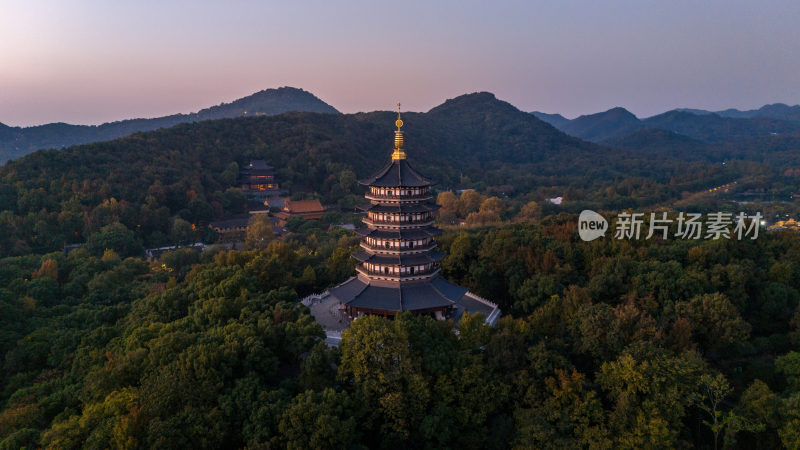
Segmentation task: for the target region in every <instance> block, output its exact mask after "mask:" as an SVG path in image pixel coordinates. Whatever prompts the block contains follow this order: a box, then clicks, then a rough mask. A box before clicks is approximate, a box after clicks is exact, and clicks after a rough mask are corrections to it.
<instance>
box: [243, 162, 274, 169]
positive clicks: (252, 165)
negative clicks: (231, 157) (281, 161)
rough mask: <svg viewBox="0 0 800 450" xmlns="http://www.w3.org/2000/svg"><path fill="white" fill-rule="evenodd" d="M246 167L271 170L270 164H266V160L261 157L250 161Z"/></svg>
mask: <svg viewBox="0 0 800 450" xmlns="http://www.w3.org/2000/svg"><path fill="white" fill-rule="evenodd" d="M247 168H248V169H254V170H272V166H270V165H269V164H267V162H266V161H264V160H263V159H256V160H253V161H250V164H249V165H248V166H247Z"/></svg>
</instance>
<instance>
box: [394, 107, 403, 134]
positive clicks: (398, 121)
mask: <svg viewBox="0 0 800 450" xmlns="http://www.w3.org/2000/svg"><path fill="white" fill-rule="evenodd" d="M394 124H395V125H397V129H398V130H399V129H400V128H403V119H401V118H400V102H397V120H396V121H395V122H394Z"/></svg>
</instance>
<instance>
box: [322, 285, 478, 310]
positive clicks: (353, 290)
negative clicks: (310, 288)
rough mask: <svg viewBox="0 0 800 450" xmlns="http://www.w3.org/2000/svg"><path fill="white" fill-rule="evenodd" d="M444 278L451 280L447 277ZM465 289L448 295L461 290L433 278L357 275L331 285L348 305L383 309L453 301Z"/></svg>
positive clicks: (429, 306)
mask: <svg viewBox="0 0 800 450" xmlns="http://www.w3.org/2000/svg"><path fill="white" fill-rule="evenodd" d="M442 281H443V280H442ZM443 282H444V283H445V284H448V285H449V284H450V283H448V282H447V281H443ZM440 285H441V284H440ZM454 287H455V288H456V289H462V288H459V287H458V286H454ZM466 291H467V290H466V289H463V292H461V295H458V296H456V297H448V296H447V295H446V294H445V292H449V293H451V294H458V292H455V291H454V290H452V289H439V288H437V287H436V285H434V284H433V283H431V282H419V283H402V284H400V283H396V284H392V283H374V282H373V283H371V284H367V283H365V282H364V281H362V280H361V279H359V278H358V277H353V278H351V279H349V280H347V281H345V282H344V283H342V284H340V285H339V286H336V287H334V288H331V289H330V291H329V292H330V293H331V295H333V296H334V297H336V298H337V299H338V300H339V301H341V302H342V303H344V304H345V305H348V306H355V307H358V308H370V309H379V310H383V311H415V310H420V309H429V308H440V307H444V306H451V305H454V304H455V303H456V302H457V301H458V300H460V298H461V296H463V294H464V293H466Z"/></svg>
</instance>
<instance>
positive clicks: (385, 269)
mask: <svg viewBox="0 0 800 450" xmlns="http://www.w3.org/2000/svg"><path fill="white" fill-rule="evenodd" d="M383 273H385V274H387V275H388V274H389V268H388V267H384V268H383Z"/></svg>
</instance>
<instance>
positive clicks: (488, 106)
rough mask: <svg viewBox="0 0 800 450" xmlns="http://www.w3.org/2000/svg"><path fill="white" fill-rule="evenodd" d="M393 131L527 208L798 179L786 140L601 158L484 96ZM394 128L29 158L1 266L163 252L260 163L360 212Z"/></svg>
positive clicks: (253, 133) (169, 134) (471, 182)
mask: <svg viewBox="0 0 800 450" xmlns="http://www.w3.org/2000/svg"><path fill="white" fill-rule="evenodd" d="M404 120H405V121H406V124H407V127H406V130H407V133H406V134H407V141H408V148H409V154H410V158H411V160H412V161H413V162H414V164H415V167H418V169H419V170H420V171H421V172H422V173H428V174H433V175H434V178H436V179H437V180H438V181H439V182H440V184H439V188H440V189H451V188H475V189H478V190H481V191H483V190H489V191H491V190H495V191H499V192H506V193H507V194H506V195H518V196H519V195H523V196H526V197H527V200H537V201H542V200H544V199H546V198H548V197H557V196H562V197H563V198H565V199H566V200H567V202H566V203H564V208H566V210H568V211H580V208H583V207H590V208H595V209H600V208H607V209H617V208H631V207H642V206H653V205H658V204H669V203H670V202H672V201H674V200H676V199H680V198H682V197H684V196H685V195H687V194H691V193H694V192H699V191H704V190H707V189H709V188H711V187H713V186H717V185H721V184H724V183H729V182H731V181H734V180H737V179H740V178H742V177H743V176H748V177H751V178H752V179H751V184H752V186H755V187H757V188H759V189H765V190H770V189H776V188H779V189H781V190H782V191H781V192H783V191H790V190H791V189H793V186H797V185H798V180H800V179H799V178H798V177H796V176H793V172H791V173H787V172H786V168H785V164H786V163H787V162H790V161H795V160H796V159H797V156H796V155H797V152H796V149H797V148H798V147H797V146H796V145H795V143H796V139H795V138H792V137H782V136H775V137H767V138H757V139H761V140H759V141H752V142H750V141H736V142H733V143H719V144H715V145H713V146H706V147H703V148H702V151H694V150H692V151H681V152H676V151H673V147H672V146H658V145H657V146H655V147H654V148H653V147H648V148H649V150H648V151H646V152H642V151H641V150H640V149H639V148H638V147H636V146H632V147H630V148H626V149H618V148H613V147H602V146H599V145H595V144H590V143H587V142H584V141H580V140H578V139H575V138H571V137H569V136H566V135H565V134H563V133H561V132H559V131H558V130H556V129H554V128H553V127H551V126H549V125H547V124H546V123H544V122H542V121H540V120H538V119H536V118H535V117H533V116H532V115H530V114H527V113H524V112H521V111H519V110H517V109H516V108H514V107H513V106H511V105H509V104H508V103H505V102H502V101H499V100H497V99H495V98H494V96H493V95H491V94H489V93H478V94H470V95H465V96H462V97H459V98H456V99H453V100H449V101H447V102H445V103H444V104H442V105H441V106H439V107H436V108H434V109H432V110H431V111H429V112H428V113H409V114H406V115H405V116H404ZM393 122H394V113H390V112H374V113H366V114H363V113H362V114H354V115H344V114H338V115H333V114H314V113H288V114H283V115H279V116H273V117H255V118H239V119H224V120H215V121H205V122H198V123H193V124H184V125H178V126H176V127H173V128H170V129H166V130H158V131H153V132H148V133H140V134H135V135H133V136H130V137H127V138H123V139H119V140H116V141H110V142H103V143H96V144H89V145H84V146H75V147H71V148H68V149H64V150H51V151H40V152H36V153H34V154H31V155H28V156H27V157H25V158H22V159H20V160H17V161H12V162H10V163H8V164H6V165H5V166H4V167H2V168H0V210H2V212H0V231H1V232H0V254H4V255H8V254H24V253H27V252H30V251H34V252H39V253H41V252H47V251H52V250H56V249H59V248H61V247H62V246H63V245H64V244H65V243H67V244H70V243H80V242H85V241H86V239H88V238H89V236H91V234H92V233H95V232H97V231H98V230H99V229H100V228H101V227H103V226H105V225H108V224H110V223H115V222H120V223H122V224H123V225H124V226H125V227H127V228H128V229H129V230H132V231H133V232H134V233H135V234H136V236H137V237H138V238H139V239H140V240H142V242H143V243H144V244H145V245H146V246H158V245H165V244H168V243H170V242H174V234H175V230H174V228H175V227H174V225H175V218H176V217H177V218H180V219H181V220H182V221H185V222H188V223H190V224H195V225H200V224H201V223H207V222H208V221H209V220H213V219H215V218H219V217H222V216H223V215H224V214H229V213H235V212H240V211H241V208H242V205H243V197H242V195H241V192H239V191H238V189H237V188H236V177H237V173H238V168H239V167H241V165H243V164H247V163H248V162H249V160H250V159H266V160H267V161H269V163H270V164H271V165H273V166H274V167H276V168H277V177H278V182H279V183H280V184H281V186H282V187H283V188H285V189H287V190H289V191H290V192H295V193H298V194H302V193H305V194H306V195H316V196H318V197H320V198H321V199H322V200H323V201H324V202H325V203H328V204H331V203H334V204H336V203H338V204H339V205H340V206H341V207H342V208H344V209H350V210H352V207H353V206H354V205H355V204H357V203H359V202H361V201H362V199H361V198H360V191H359V189H360V188H359V187H358V186H357V184H356V183H355V180H356V179H358V178H363V177H365V176H367V175H368V174H370V173H372V172H373V171H375V170H377V169H378V168H379V167H380V166H381V165H382V164H383V163H384V162H385V158H386V156H387V155H388V153H389V151H390V149H391V145H392V144H391V139H392V133H391V130H392V124H393ZM649 142H651V141H646V142H645V144H647V143H649ZM624 146H625V147H628V145H627V144H625V145H624ZM634 147H636V148H634ZM722 162H726V164H725V165H722V164H721V163H722ZM706 207H707V208H710V207H716V203H714V202H711V203H709V204H708V205H707V206H706Z"/></svg>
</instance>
